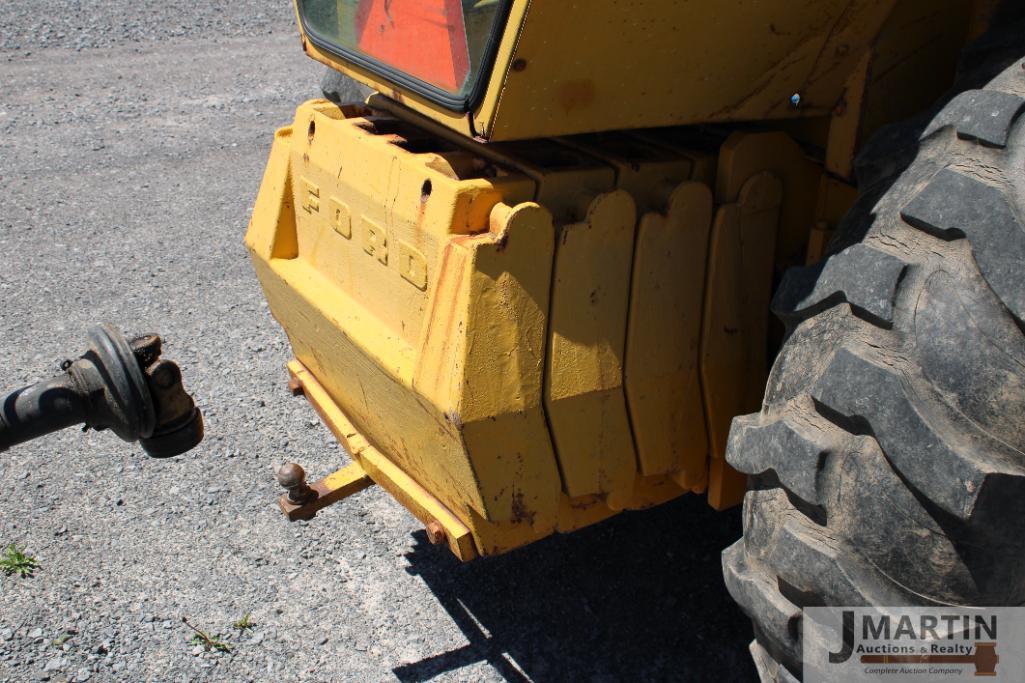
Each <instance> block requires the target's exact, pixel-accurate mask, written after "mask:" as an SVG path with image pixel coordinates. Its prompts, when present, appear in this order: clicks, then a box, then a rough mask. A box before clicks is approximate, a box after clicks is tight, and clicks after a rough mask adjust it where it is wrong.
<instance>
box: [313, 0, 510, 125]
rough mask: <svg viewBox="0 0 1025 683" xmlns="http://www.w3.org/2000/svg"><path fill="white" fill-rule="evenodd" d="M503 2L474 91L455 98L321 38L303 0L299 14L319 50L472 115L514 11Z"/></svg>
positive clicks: (415, 92) (450, 107)
mask: <svg viewBox="0 0 1025 683" xmlns="http://www.w3.org/2000/svg"><path fill="white" fill-rule="evenodd" d="M499 2H500V3H501V4H500V6H499V8H498V13H497V14H496V15H495V16H496V21H495V22H494V25H493V26H492V27H491V35H489V36H488V42H487V44H486V45H485V47H484V59H483V60H482V61H481V68H480V70H479V71H478V72H477V78H476V81H475V82H474V84H473V87H472V88H471V89H470V91H469V93H467V94H466V95H455V94H453V93H451V92H448V91H447V90H444V89H442V88H439V87H437V86H435V85H431V84H430V83H427V82H426V81H423V80H421V79H419V78H414V77H413V76H410V75H409V74H407V73H405V72H403V71H402V70H400V69H397V68H395V67H393V66H391V65H389V64H386V63H385V62H382V61H380V60H377V59H374V58H373V57H371V56H369V55H367V54H365V53H363V52H359V51H358V50H350V49H347V48H343V47H342V46H340V45H337V44H335V43H332V42H331V41H329V40H326V39H325V38H323V37H322V36H320V35H318V34H317V33H316V31H313V30H311V29H310V27H309V25H308V24H307V23H306V17H305V16H304V13H303V11H302V0H299V12H297V14H298V15H299V22H300V23H301V24H302V30H303V33H304V34H305V35H306V37H307V38H308V39H309V41H310V42H311V43H313V44H314V46H316V47H317V48H318V49H320V50H323V51H324V52H326V53H328V54H329V55H331V56H333V57H336V58H338V59H341V60H344V61H347V62H351V63H352V64H355V65H356V66H358V67H360V68H362V69H365V70H367V71H369V72H371V73H372V74H374V75H375V76H378V77H380V78H381V79H383V80H385V81H388V82H389V83H391V84H392V85H395V86H398V87H400V88H405V89H406V90H409V91H410V92H412V93H414V94H416V95H419V96H421V97H423V98H424V99H426V100H427V101H428V102H431V103H433V104H437V105H439V106H441V107H443V108H445V109H448V110H450V111H453V112H457V113H460V114H465V113H468V112H470V111H472V110H473V109H474V108H475V107H476V106H477V105H478V104H480V102H481V100H482V99H483V98H484V92H485V91H486V90H487V85H488V81H489V80H490V76H491V71H492V69H493V68H494V66H495V59H496V57H497V56H498V46H499V44H500V43H501V42H502V36H503V35H504V34H505V27H506V23H507V22H508V20H509V10H510V8H511V7H512V0H499ZM485 74H487V76H488V77H485Z"/></svg>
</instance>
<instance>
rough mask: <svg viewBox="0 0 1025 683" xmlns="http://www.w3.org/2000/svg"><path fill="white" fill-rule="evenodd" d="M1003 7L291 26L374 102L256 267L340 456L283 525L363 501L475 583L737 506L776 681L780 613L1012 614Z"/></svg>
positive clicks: (1020, 382)
mask: <svg viewBox="0 0 1025 683" xmlns="http://www.w3.org/2000/svg"><path fill="white" fill-rule="evenodd" d="M1022 4H1023V3H1021V2H993V1H992V0H943V1H940V2H937V0H762V1H761V2H750V0H718V1H717V2H710V1H707V2H694V1H692V2H672V1H669V0H589V1H588V2H556V1H554V0H552V1H542V0H533V1H531V0H297V2H296V10H297V17H298V21H299V25H300V29H301V40H302V49H303V50H304V51H305V52H306V53H307V54H308V55H309V56H310V57H312V58H314V59H316V60H318V61H320V62H323V63H324V64H326V65H328V66H329V67H331V68H332V69H335V70H337V71H339V72H341V73H343V74H345V75H347V76H349V77H351V78H353V79H355V80H357V81H359V82H361V83H363V84H365V85H367V86H369V87H370V88H372V90H373V91H374V92H373V94H372V95H370V96H369V97H368V98H367V99H366V100H365V101H363V102H359V101H357V102H333V101H329V100H326V99H325V100H313V101H309V102H306V103H304V104H302V105H301V106H299V108H298V110H297V111H296V114H295V119H294V121H293V122H292V123H291V124H290V125H288V126H286V127H284V128H281V129H279V130H278V131H277V132H276V134H275V137H274V142H273V147H272V150H271V153H270V160H269V162H268V165H267V170H266V174H265V176H264V179H263V183H262V185H261V187H260V192H259V196H258V198H257V200H256V205H255V208H254V211H253V216H252V221H251V223H250V226H249V229H248V233H247V236H246V243H247V245H248V247H249V250H250V252H251V254H252V258H253V263H254V265H255V268H256V272H257V274H258V276H259V279H260V282H261V284H262V286H263V288H264V290H265V293H266V297H267V300H268V302H269V305H270V310H271V311H272V313H273V315H274V316H275V318H276V319H277V320H278V321H279V322H280V324H281V325H282V327H283V328H284V329H285V331H286V333H287V334H288V337H289V340H290V342H291V346H292V350H293V353H294V356H295V360H294V361H292V362H291V363H290V364H289V371H290V373H291V387H292V389H293V390H294V391H295V392H296V393H300V392H301V393H303V394H305V396H306V397H307V399H308V400H309V401H310V402H311V403H312V405H313V406H314V407H315V408H316V410H317V411H318V412H319V414H320V415H321V417H322V418H323V420H324V422H325V423H326V425H327V426H328V427H329V428H330V429H331V430H332V431H333V432H334V434H335V435H336V436H337V437H338V439H339V440H340V442H341V443H342V444H343V445H344V446H345V447H346V449H347V451H348V453H349V454H350V455H351V457H352V462H351V463H350V464H348V465H346V466H344V467H342V468H341V469H340V470H338V471H337V472H334V473H332V474H328V475H327V476H325V477H323V478H322V479H319V480H317V481H315V482H312V483H309V484H308V483H307V482H306V480H305V473H304V472H303V471H302V469H301V467H299V466H297V465H290V466H288V467H286V468H283V469H282V471H281V472H280V473H279V479H280V480H281V482H282V484H283V485H284V486H286V488H287V489H288V493H287V495H286V496H284V497H283V498H282V500H281V506H282V509H283V511H284V512H285V513H286V514H287V515H288V517H289V518H290V519H300V518H309V517H311V516H313V515H314V514H315V513H316V512H317V510H319V509H321V508H323V507H324V506H326V505H328V504H331V503H333V502H335V501H338V500H340V499H342V498H344V497H346V496H348V495H351V494H353V493H355V492H357V491H359V490H361V489H363V488H365V487H367V486H369V485H371V484H378V485H380V486H382V487H384V488H385V489H387V490H388V491H389V492H390V493H391V494H392V495H393V496H394V497H395V498H396V499H397V500H398V501H400V502H401V503H402V504H403V505H404V506H405V507H406V508H407V509H408V510H409V511H410V512H411V513H412V514H413V515H415V516H416V517H417V518H419V519H420V520H421V521H422V522H423V524H424V525H425V527H426V529H427V533H428V536H429V538H430V539H431V541H432V542H434V543H439V544H444V545H446V546H447V547H448V548H449V549H450V550H451V552H452V553H454V554H455V555H456V556H458V557H459V558H460V559H462V560H472V559H474V558H477V557H482V556H488V555H495V554H498V553H503V552H507V551H511V550H513V549H515V548H518V547H520V546H523V545H525V544H528V543H531V542H533V541H535V540H538V539H541V538H544V537H546V536H548V535H550V534H553V533H555V532H569V531H573V530H575V529H579V528H581V527H584V526H586V525H590V524H594V523H596V522H599V521H601V520H603V519H606V518H608V517H610V516H612V515H615V514H617V513H619V512H621V511H624V510H631V509H639V508H646V507H650V506H654V505H658V504H660V503H663V502H665V501H668V500H670V499H672V498H674V497H677V496H680V495H683V494H688V493H689V494H695V495H703V496H707V500H708V503H709V505H711V506H712V507H714V508H716V509H725V508H728V507H731V506H734V505H737V504H740V503H741V502H743V504H744V506H745V507H744V538H743V539H741V540H740V541H738V542H737V543H736V544H735V545H734V546H733V547H731V548H729V549H728V550H726V551H725V552H724V554H723V567H724V574H725V579H726V583H727V586H728V588H729V590H730V592H731V594H732V595H733V596H734V597H735V598H736V599H737V601H738V602H739V603H740V605H741V606H742V608H743V609H744V610H745V611H746V612H747V613H748V614H749V615H750V616H751V618H752V619H753V621H754V624H755V641H754V642H753V643H752V646H751V651H752V654H753V656H754V659H755V663H756V665H757V667H758V670H759V673H760V675H761V676H762V677H763V679H764V680H793V679H794V677H795V676H800V675H801V673H800V672H801V663H800V656H801V655H800V653H801V637H800V633H801V629H800V620H801V615H802V608H804V607H808V606H815V605H873V604H874V605H902V604H947V605H1017V604H1021V603H1022V602H1023V601H1025V561H1023V560H1025V456H1023V452H1025V332H1023V330H1025V324H1023V321H1025V277H1023V274H1025V270H1023V265H1025V117H1023V116H1022V113H1023V111H1025V61H1023V58H1025V25H1023V24H1022V23H1021V21H1020V19H1021V17H1022V15H1023V14H1025V11H1023V10H1025V8H1023V7H1022V6H1021V5H1022ZM681 524H686V521H685V520H681Z"/></svg>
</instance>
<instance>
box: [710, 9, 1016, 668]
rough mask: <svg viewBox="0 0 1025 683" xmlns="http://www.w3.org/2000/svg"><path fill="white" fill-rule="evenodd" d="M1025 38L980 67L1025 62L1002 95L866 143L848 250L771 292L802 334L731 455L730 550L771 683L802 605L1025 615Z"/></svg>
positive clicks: (795, 642)
mask: <svg viewBox="0 0 1025 683" xmlns="http://www.w3.org/2000/svg"><path fill="white" fill-rule="evenodd" d="M1013 35H1014V38H1013V39H1012V41H1011V43H1010V44H1008V43H1007V41H1006V40H1005V41H1004V42H1003V43H1002V49H1003V52H1000V53H999V54H998V53H997V52H991V53H990V55H991V58H990V59H989V60H988V61H987V62H986V64H984V65H983V66H987V67H988V68H989V69H990V72H991V73H993V72H994V69H993V67H994V61H993V60H995V59H1002V60H1003V61H1002V64H1000V67H1001V68H1003V67H1004V65H1007V64H1008V62H1010V65H1009V66H1006V68H1003V70H1002V71H1001V72H1000V73H999V75H997V76H996V77H995V78H993V79H992V80H991V81H990V82H989V83H988V84H985V85H984V86H982V85H974V84H973V85H972V86H970V87H967V88H965V87H964V86H963V87H962V91H961V92H959V93H957V94H955V95H954V96H952V97H951V98H949V99H948V100H947V101H946V102H945V104H943V105H942V106H939V107H938V108H937V109H935V110H934V111H933V112H931V113H929V114H926V115H924V116H923V117H921V118H919V119H918V120H916V121H911V122H908V123H905V124H902V125H898V126H893V127H891V128H890V129H888V130H884V131H882V132H881V133H880V134H879V135H878V136H877V137H876V139H875V140H874V141H873V142H870V143H869V145H867V147H866V149H865V151H864V152H863V155H862V158H861V159H860V162H859V185H860V186H861V188H862V197H861V199H859V201H858V203H857V204H856V206H855V207H854V208H853V209H852V211H851V213H850V214H849V215H848V216H847V217H846V218H845V220H844V221H843V223H842V225H841V226H840V228H839V231H838V232H839V234H838V237H837V240H836V242H835V244H834V247H833V249H832V255H831V256H830V257H829V258H828V259H827V260H826V261H824V262H823V263H822V264H820V265H818V266H815V267H810V268H801V269H795V270H792V271H790V272H789V273H788V274H787V275H786V277H785V278H784V281H783V283H782V284H781V285H780V288H779V291H778V292H777V295H776V297H775V299H774V302H773V310H774V312H775V313H776V314H777V315H778V316H779V317H780V318H781V319H782V320H783V321H784V323H786V325H787V340H786V342H785V343H784V345H783V348H782V350H781V351H780V354H779V356H778V357H777V359H776V362H775V365H774V367H773V370H772V374H771V376H770V379H769V383H768V387H767V390H766V394H765V400H764V404H763V408H762V410H761V412H760V413H756V414H753V415H747V416H744V417H739V418H737V419H735V420H734V422H733V426H732V429H731V432H730V439H729V447H728V453H727V460H728V461H729V462H730V464H732V465H733V467H735V468H736V469H738V470H740V471H741V472H744V473H746V474H748V475H749V476H750V480H751V486H750V490H749V492H748V494H747V496H746V498H745V500H744V537H743V539H741V540H740V541H738V542H737V543H736V544H735V545H733V546H732V547H730V548H729V549H727V550H726V551H725V552H724V553H723V570H724V574H725V578H726V584H727V587H728V588H729V591H730V593H731V594H732V595H733V597H734V598H735V599H736V600H737V602H738V603H739V604H740V606H741V607H742V608H743V609H744V611H745V612H746V613H747V614H748V615H749V616H750V617H751V619H752V621H753V622H754V630H755V640H754V642H753V643H752V645H751V650H752V654H753V656H754V659H755V664H756V666H757V667H758V671H759V674H760V676H761V677H762V679H763V680H764V681H793V680H797V679H799V678H800V675H801V666H800V661H801V638H800V633H801V628H800V620H801V608H803V607H810V606H821V605H868V604H874V605H928V604H937V603H944V604H955V605H1020V604H1023V603H1025V334H1023V330H1025V116H1023V113H1025V62H1023V61H1022V56H1023V55H1025V41H1023V38H1022V36H1023V35H1025V33H1022V32H1021V31H1020V29H1019V31H1017V32H1015V33H1014V34H1013ZM1009 46H1010V49H1011V52H1010V53H1008V52H1007V49H1008V47H1009ZM1008 54H1010V55H1013V56H1014V57H1015V59H1013V61H1010V60H1008V59H1006V58H1005V57H1006V56H1007V55H1008ZM973 56H974V57H976V58H977V57H978V54H977V53H973ZM983 61H985V60H983ZM973 73H974V74H975V76H976V77H977V76H978V73H979V71H978V70H976V71H974V72H973ZM962 82H963V81H962ZM973 88H978V89H973Z"/></svg>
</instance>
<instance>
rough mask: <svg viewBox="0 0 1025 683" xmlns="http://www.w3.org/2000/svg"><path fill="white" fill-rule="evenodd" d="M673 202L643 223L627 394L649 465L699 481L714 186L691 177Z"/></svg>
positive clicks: (703, 474)
mask: <svg viewBox="0 0 1025 683" xmlns="http://www.w3.org/2000/svg"><path fill="white" fill-rule="evenodd" d="M665 207H666V208H665V209H664V211H661V212H660V211H649V212H647V213H645V214H644V216H642V218H641V220H640V224H639V226H638V229H637V243H636V247H635V256H634V269H633V285H632V287H631V291H630V320H629V324H628V327H627V330H628V331H627V342H626V354H627V357H626V394H627V399H628V402H629V407H630V415H631V422H632V425H633V429H634V436H635V440H636V443H637V453H638V457H639V461H640V470H641V472H642V473H643V474H645V475H657V474H672V475H673V478H674V479H675V480H676V482H677V483H678V484H679V485H680V486H681V487H682V488H684V489H695V488H700V487H702V486H704V484H705V482H706V481H707V464H706V459H707V457H708V433H707V430H706V428H705V416H704V409H703V405H702V397H701V387H700V383H699V377H698V351H699V342H700V337H701V309H702V299H703V295H704V286H705V258H706V253H707V248H708V233H709V229H710V227H711V219H712V192H711V190H710V188H709V187H708V186H707V185H705V184H703V183H698V182H693V181H685V182H683V183H680V184H679V185H678V186H677V187H676V188H674V189H673V190H672V192H671V194H670V195H669V197H668V200H667V201H666V202H665Z"/></svg>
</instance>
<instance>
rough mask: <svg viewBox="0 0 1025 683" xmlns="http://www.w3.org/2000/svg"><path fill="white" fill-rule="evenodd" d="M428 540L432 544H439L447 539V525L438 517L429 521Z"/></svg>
mask: <svg viewBox="0 0 1025 683" xmlns="http://www.w3.org/2000/svg"><path fill="white" fill-rule="evenodd" d="M427 540H428V541H430V542H431V545H438V544H439V543H443V542H444V541H445V527H443V526H442V525H441V522H439V521H438V520H436V519H435V520H432V521H430V522H428V523H427Z"/></svg>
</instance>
